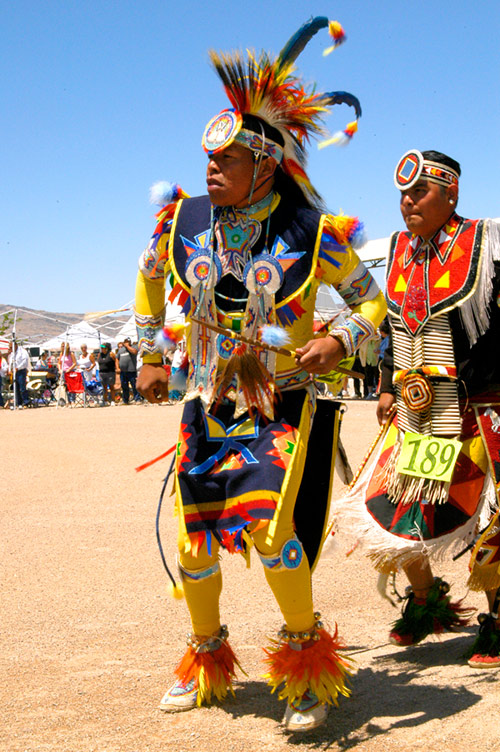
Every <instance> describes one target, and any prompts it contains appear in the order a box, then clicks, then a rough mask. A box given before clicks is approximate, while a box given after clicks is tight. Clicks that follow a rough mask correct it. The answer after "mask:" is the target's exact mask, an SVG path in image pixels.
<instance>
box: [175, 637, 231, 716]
mask: <svg viewBox="0 0 500 752" xmlns="http://www.w3.org/2000/svg"><path fill="white" fill-rule="evenodd" d="M227 636H228V631H227V627H226V626H225V625H223V626H222V627H221V628H220V629H219V631H218V632H216V634H215V635H212V636H211V637H197V636H196V635H189V636H188V649H187V650H186V652H185V654H184V656H183V658H182V660H181V662H180V663H179V665H178V666H177V668H176V669H175V675H176V676H177V678H178V679H180V681H181V682H182V683H183V684H188V682H190V681H191V680H192V679H194V680H195V683H196V686H197V688H198V697H197V704H198V705H201V704H202V703H203V702H205V703H207V704H208V705H210V704H211V703H212V702H213V700H214V699H217V700H220V701H222V700H224V698H225V697H226V696H227V693H228V691H229V692H231V694H232V695H234V690H233V680H234V678H235V676H236V674H235V667H236V666H238V668H239V669H240V670H241V671H242V672H243V673H245V672H244V671H243V669H242V668H241V666H240V664H239V663H238V660H237V659H236V656H235V654H234V652H233V650H232V648H231V647H230V645H229V644H228V642H227Z"/></svg>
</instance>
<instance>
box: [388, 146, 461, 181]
mask: <svg viewBox="0 0 500 752" xmlns="http://www.w3.org/2000/svg"><path fill="white" fill-rule="evenodd" d="M422 177H423V178H427V180H430V181H431V182H432V183H439V184H440V185H458V173H457V172H455V170H452V169H451V167H448V165H443V164H440V163H439V162H431V161H430V160H428V159H425V158H424V156H423V154H421V152H419V151H417V149H411V150H410V151H407V152H406V154H403V156H402V157H401V159H400V160H399V162H398V165H397V167H396V170H395V171H394V183H395V185H396V188H399V190H400V191H406V190H407V189H408V188H411V187H412V186H414V185H415V183H417V182H418V181H419V180H420V178H422Z"/></svg>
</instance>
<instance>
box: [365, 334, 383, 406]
mask: <svg viewBox="0 0 500 752" xmlns="http://www.w3.org/2000/svg"><path fill="white" fill-rule="evenodd" d="M379 346H380V337H378V336H377V337H374V338H373V339H370V340H368V342H366V363H365V380H364V382H363V397H364V399H373V398H374V397H375V394H376V392H377V387H378V351H379Z"/></svg>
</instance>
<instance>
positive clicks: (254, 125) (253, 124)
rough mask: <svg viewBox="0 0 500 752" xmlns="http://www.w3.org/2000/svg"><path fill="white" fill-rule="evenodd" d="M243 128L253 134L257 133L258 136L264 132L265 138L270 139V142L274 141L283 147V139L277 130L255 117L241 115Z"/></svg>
mask: <svg viewBox="0 0 500 752" xmlns="http://www.w3.org/2000/svg"><path fill="white" fill-rule="evenodd" d="M261 126H262V127H261ZM243 127H244V128H246V129H247V130H249V131H252V132H253V133H258V134H259V136H260V135H262V130H264V135H265V137H266V138H269V139H271V141H274V142H275V143H276V144H278V145H279V146H284V145H285V139H284V138H283V136H282V135H281V133H280V132H279V130H278V129H277V128H274V126H272V125H269V123H266V121H265V120H262V118H260V117H257V116H256V115H248V114H247V115H243Z"/></svg>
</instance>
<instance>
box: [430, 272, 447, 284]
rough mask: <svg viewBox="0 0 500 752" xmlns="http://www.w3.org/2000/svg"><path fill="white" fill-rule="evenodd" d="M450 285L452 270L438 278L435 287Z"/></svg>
mask: <svg viewBox="0 0 500 752" xmlns="http://www.w3.org/2000/svg"><path fill="white" fill-rule="evenodd" d="M449 286H450V272H445V273H444V274H443V276H442V277H440V278H439V279H438V281H437V282H436V284H435V285H434V287H449Z"/></svg>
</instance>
